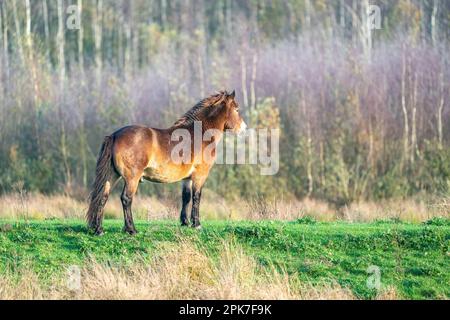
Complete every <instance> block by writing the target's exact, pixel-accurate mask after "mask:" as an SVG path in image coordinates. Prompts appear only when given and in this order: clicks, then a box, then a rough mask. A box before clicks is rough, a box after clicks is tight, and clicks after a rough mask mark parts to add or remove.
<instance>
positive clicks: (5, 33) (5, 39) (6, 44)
mask: <svg viewBox="0 0 450 320" xmlns="http://www.w3.org/2000/svg"><path fill="white" fill-rule="evenodd" d="M1 8H2V15H3V21H2V22H3V59H4V68H5V71H6V78H7V79H9V42H8V28H9V26H8V15H7V8H6V2H2V3H1Z"/></svg>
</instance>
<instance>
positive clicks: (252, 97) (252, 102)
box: [250, 52, 258, 109]
mask: <svg viewBox="0 0 450 320" xmlns="http://www.w3.org/2000/svg"><path fill="white" fill-rule="evenodd" d="M257 67H258V54H257V53H256V52H255V53H254V54H253V61H252V78H251V80H250V109H252V108H256V86H255V82H256V69H257Z"/></svg>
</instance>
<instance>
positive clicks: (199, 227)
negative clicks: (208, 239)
mask: <svg viewBox="0 0 450 320" xmlns="http://www.w3.org/2000/svg"><path fill="white" fill-rule="evenodd" d="M192 228H194V229H196V230H202V226H201V225H200V224H199V225H197V226H192Z"/></svg>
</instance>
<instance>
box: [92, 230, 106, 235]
mask: <svg viewBox="0 0 450 320" xmlns="http://www.w3.org/2000/svg"><path fill="white" fill-rule="evenodd" d="M104 234H105V233H104V232H103V230H96V231H95V232H94V235H95V236H97V237H101V236H103V235H104Z"/></svg>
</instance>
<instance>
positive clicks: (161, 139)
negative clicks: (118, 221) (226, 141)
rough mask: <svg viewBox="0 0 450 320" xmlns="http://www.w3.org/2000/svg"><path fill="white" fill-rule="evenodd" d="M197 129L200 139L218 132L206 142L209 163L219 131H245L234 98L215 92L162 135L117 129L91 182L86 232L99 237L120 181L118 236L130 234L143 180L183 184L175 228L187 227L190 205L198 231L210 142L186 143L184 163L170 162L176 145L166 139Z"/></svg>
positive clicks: (139, 129) (158, 131)
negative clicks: (120, 231) (187, 150)
mask: <svg viewBox="0 0 450 320" xmlns="http://www.w3.org/2000/svg"><path fill="white" fill-rule="evenodd" d="M197 121H200V123H201V130H202V131H201V133H202V135H203V134H204V133H205V132H206V131H207V130H209V129H212V131H215V132H218V133H219V134H218V136H217V135H215V136H213V137H211V141H212V142H213V146H212V149H213V150H212V153H211V158H212V160H214V159H215V156H216V155H215V147H216V146H217V143H218V142H219V141H220V138H221V137H222V134H223V132H224V131H225V130H232V131H234V132H236V133H237V132H239V131H243V130H245V127H246V125H245V122H244V121H243V119H242V117H241V116H240V114H239V106H238V104H237V102H236V101H235V93H234V91H233V92H232V93H227V92H226V91H221V92H219V93H218V94H214V95H212V96H210V97H208V98H205V99H203V100H201V101H200V102H198V103H197V104H196V105H195V106H194V107H192V108H191V109H190V110H189V111H188V112H186V113H185V114H184V116H183V117H181V118H180V119H179V120H178V121H176V122H175V123H174V124H173V125H172V126H171V127H170V128H168V129H155V128H149V127H146V126H140V125H132V126H127V127H123V128H121V129H119V130H117V131H116V132H114V133H113V134H111V135H109V136H106V137H105V140H104V141H103V144H102V146H101V150H100V155H99V158H98V160H97V168H96V177H95V181H94V185H93V188H92V191H91V194H90V204H89V209H88V212H87V215H86V216H87V220H88V227H89V229H90V230H92V231H93V232H94V233H95V234H97V235H101V234H102V233H103V228H102V221H103V209H104V207H105V204H106V201H107V200H108V196H109V194H110V192H111V189H112V188H113V187H114V186H115V184H116V183H117V182H118V181H119V180H120V179H122V178H123V180H124V181H125V184H124V188H123V192H122V195H121V200H122V206H123V214H124V220H125V226H124V231H125V232H127V233H129V234H135V233H136V228H135V226H134V222H133V215H132V211H131V204H132V202H133V196H134V195H135V193H136V191H137V189H138V185H139V182H140V181H142V180H143V179H145V180H149V181H152V182H158V183H170V182H177V181H183V183H182V208H181V214H180V220H181V224H182V225H183V226H186V225H188V218H187V215H186V209H187V206H188V205H189V204H190V202H191V199H192V211H191V225H192V227H194V228H199V227H200V218H199V206H200V198H201V194H202V187H203V185H204V183H205V181H206V179H207V177H208V174H209V171H210V169H211V167H212V166H213V164H214V161H211V159H209V160H208V161H204V160H203V150H204V149H205V148H207V147H208V146H210V145H211V141H204V139H202V140H201V141H202V142H201V148H198V147H195V148H194V141H195V137H194V138H193V139H191V141H192V142H191V144H190V148H191V150H190V151H191V152H190V161H183V162H180V161H175V160H174V159H173V152H172V151H174V148H175V147H176V145H177V144H178V143H179V142H178V141H173V140H174V139H173V138H172V134H173V133H174V131H175V130H177V129H183V130H184V131H185V132H189V134H190V136H191V137H193V136H194V125H197V124H198V122H197Z"/></svg>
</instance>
